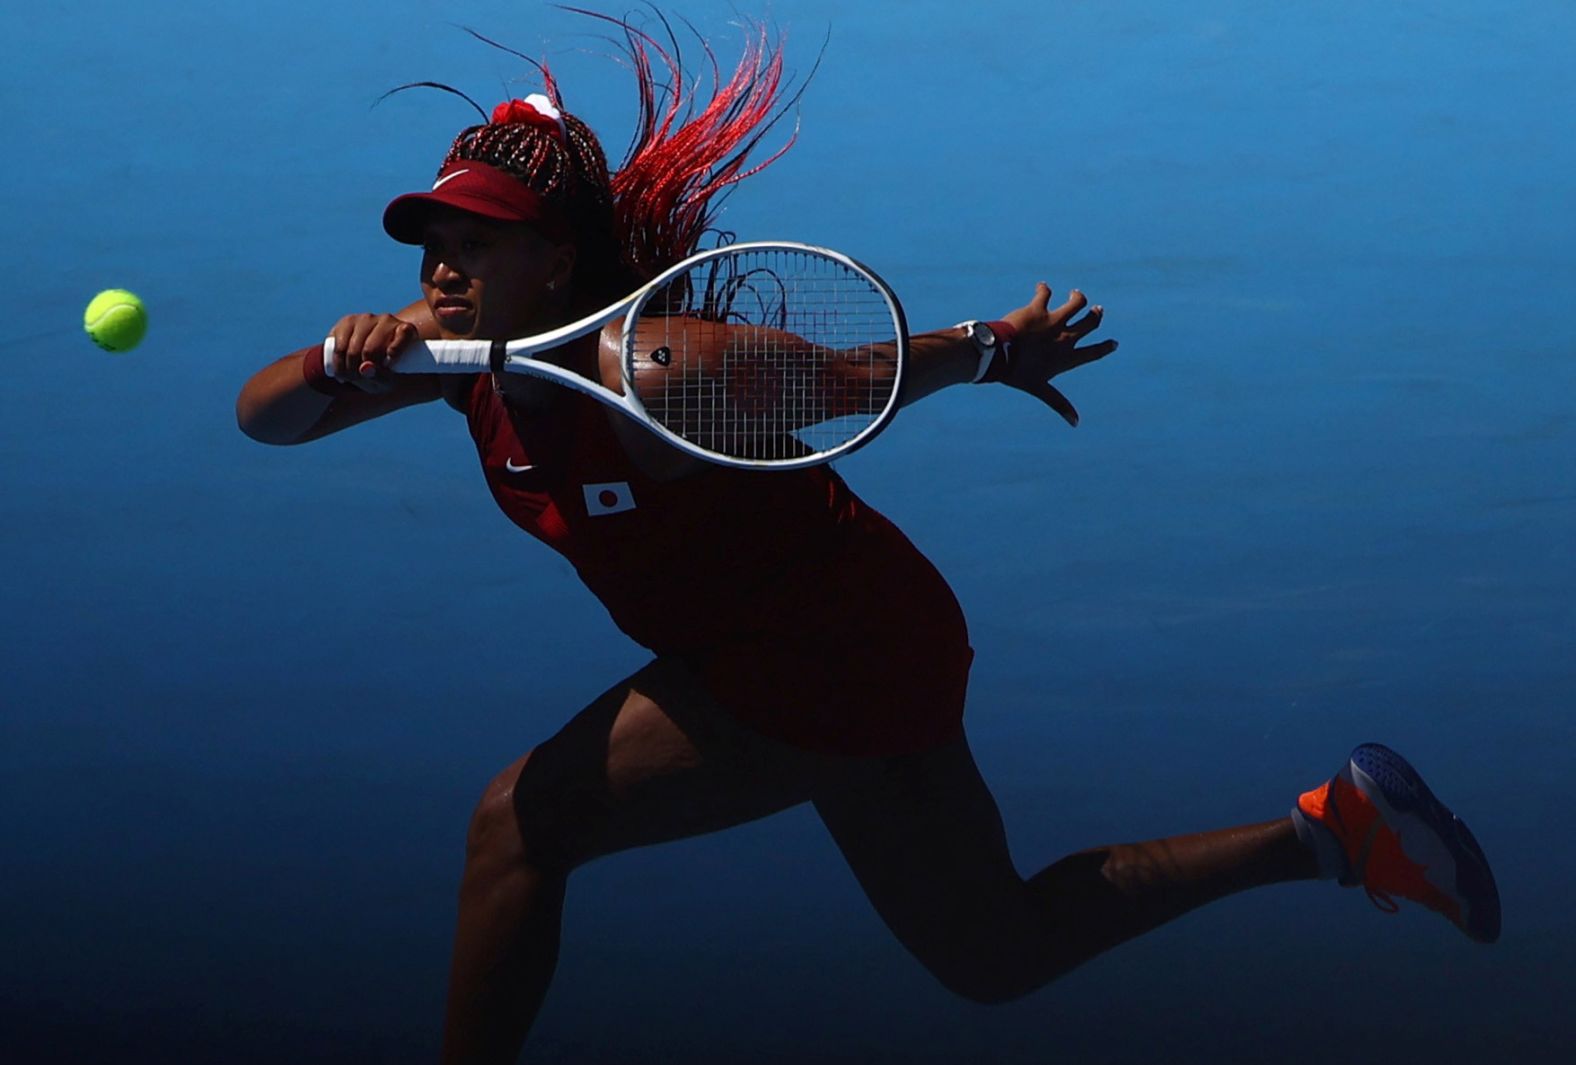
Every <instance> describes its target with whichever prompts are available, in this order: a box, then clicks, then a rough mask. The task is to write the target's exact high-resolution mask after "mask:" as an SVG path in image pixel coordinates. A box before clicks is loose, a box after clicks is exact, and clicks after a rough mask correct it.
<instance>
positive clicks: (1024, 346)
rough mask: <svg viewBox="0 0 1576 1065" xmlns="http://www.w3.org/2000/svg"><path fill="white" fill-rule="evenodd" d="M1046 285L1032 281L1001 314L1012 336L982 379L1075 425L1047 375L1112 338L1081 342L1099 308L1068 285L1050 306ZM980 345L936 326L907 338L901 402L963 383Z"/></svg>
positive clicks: (1111, 345)
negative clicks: (1029, 291)
mask: <svg viewBox="0 0 1576 1065" xmlns="http://www.w3.org/2000/svg"><path fill="white" fill-rule="evenodd" d="M1050 301H1051V289H1050V286H1048V285H1046V284H1045V282H1043V281H1042V282H1040V283H1039V284H1038V285H1037V286H1035V290H1034V298H1033V299H1031V300H1030V301H1029V302H1028V303H1027V304H1025V305H1024V306H1022V307H1019V308H1018V309H1017V310H1015V311H1011V312H1009V313H1008V314H1005V315H1003V316H1002V318H1001V320H1002V321H1005V322H1006V323H1007V324H1008V325H1009V326H1010V327H1011V332H1012V333H1013V336H1012V338H1011V340H1010V341H1008V342H1007V343H1006V344H1005V345H1004V346H1002V347H1001V348H1000V350H998V351H997V352H996V355H995V358H994V359H992V360H991V364H990V367H989V369H988V371H987V373H986V375H985V378H984V380H983V381H982V382H981V383H982V384H996V383H999V384H1004V385H1006V386H1008V387H1009V388H1016V389H1018V390H1019V391H1020V392H1027V393H1028V394H1029V395H1031V396H1034V397H1035V398H1036V399H1038V400H1040V401H1041V402H1043V403H1045V404H1046V405H1047V406H1049V407H1050V408H1051V409H1052V410H1054V411H1056V413H1057V414H1060V415H1061V416H1062V417H1063V418H1065V419H1066V420H1067V423H1068V424H1069V425H1077V424H1078V411H1077V410H1076V409H1074V407H1073V405H1072V403H1070V402H1069V401H1068V399H1067V397H1066V396H1064V395H1062V393H1061V391H1060V390H1059V389H1057V388H1056V387H1055V386H1054V385H1052V384H1051V379H1052V378H1054V377H1057V376H1059V375H1061V374H1064V373H1067V372H1068V371H1069V370H1076V369H1077V368H1078V367H1080V366H1085V365H1087V364H1089V363H1091V362H1094V361H1096V360H1097V359H1103V358H1105V357H1106V356H1107V355H1109V354H1111V352H1113V351H1115V350H1116V341H1114V340H1103V341H1099V342H1097V343H1092V344H1086V343H1083V341H1084V340H1085V339H1086V338H1087V337H1088V336H1089V334H1091V333H1093V332H1094V331H1095V330H1096V329H1098V328H1099V327H1100V324H1101V322H1102V321H1103V320H1104V317H1105V311H1104V308H1102V307H1099V306H1090V305H1089V301H1088V299H1087V298H1086V297H1085V296H1084V294H1083V293H1082V292H1079V291H1078V290H1077V289H1073V290H1072V292H1070V293H1069V294H1068V296H1067V299H1066V300H1065V301H1064V302H1063V303H1061V304H1060V305H1059V306H1056V307H1052V306H1051V305H1050ZM980 361H981V356H980V350H979V348H978V347H977V346H975V344H974V342H973V341H972V340H970V339H969V337H968V335H967V334H966V333H965V331H964V330H963V329H962V328H959V327H953V328H951V329H941V330H937V331H936V332H933V333H921V334H919V335H917V336H913V337H910V338H909V362H908V369H907V372H906V373H905V375H904V381H903V399H902V401H903V405H904V406H908V405H909V404H911V403H914V402H917V401H918V400H921V399H923V398H925V397H926V396H928V395H931V394H932V393H935V392H939V391H941V389H943V388H946V387H948V386H949V385H959V384H967V383H969V382H971V381H973V380H974V379H975V377H976V376H977V375H978V373H979V371H980Z"/></svg>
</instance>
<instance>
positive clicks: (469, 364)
mask: <svg viewBox="0 0 1576 1065" xmlns="http://www.w3.org/2000/svg"><path fill="white" fill-rule="evenodd" d="M491 366H492V341H490V340H435V341H433V342H432V343H430V344H429V343H427V342H426V341H425V340H418V341H415V342H414V343H411V344H406V345H405V346H404V347H403V348H401V349H400V352H399V354H398V355H395V356H394V358H393V359H392V360H391V361H390V362H389V364H388V369H390V370H391V371H393V372H394V373H479V372H480V371H482V370H487V369H490V368H491ZM323 372H324V373H326V374H328V376H330V377H332V378H334V379H335V380H336V381H348V380H350V379H351V378H350V377H349V376H346V377H341V376H340V375H339V374H336V373H335V372H334V338H333V337H329V338H328V339H327V340H324V341H323Z"/></svg>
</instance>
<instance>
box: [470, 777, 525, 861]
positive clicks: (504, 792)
mask: <svg viewBox="0 0 1576 1065" xmlns="http://www.w3.org/2000/svg"><path fill="white" fill-rule="evenodd" d="M529 757H530V756H529V755H527V756H526V758H524V759H521V760H520V761H519V762H516V763H515V764H514V765H511V766H510V767H509V768H508V769H505V770H504V771H503V772H502V773H499V774H498V775H497V776H496V777H494V778H493V779H492V781H491V782H489V783H488V785H487V788H486V790H484V791H483V792H482V796H481V798H480V799H479V800H477V803H476V808H475V809H474V810H472V811H471V820H470V824H469V825H468V826H467V828H466V833H465V864H466V865H467V866H473V867H474V866H478V865H508V864H511V863H514V862H521V861H524V860H525V840H524V838H523V836H522V835H521V833H520V828H519V823H518V820H517V818H516V817H515V811H514V788H515V782H516V781H517V780H518V779H519V775H520V767H521V766H522V765H523V764H524V762H525V761H526V759H528V758H529Z"/></svg>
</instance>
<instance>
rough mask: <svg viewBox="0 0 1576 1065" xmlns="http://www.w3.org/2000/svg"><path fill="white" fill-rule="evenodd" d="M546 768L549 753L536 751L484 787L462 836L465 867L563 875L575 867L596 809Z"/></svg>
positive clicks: (584, 793) (584, 794)
mask: <svg viewBox="0 0 1576 1065" xmlns="http://www.w3.org/2000/svg"><path fill="white" fill-rule="evenodd" d="M551 762H553V755H552V752H550V751H545V750H542V749H540V748H538V749H537V750H535V751H532V752H530V753H529V754H527V755H526V756H525V757H523V758H521V759H519V760H518V761H516V762H515V763H514V764H512V765H510V766H509V767H508V768H507V769H505V770H504V771H503V772H502V773H499V774H498V775H497V776H496V777H494V778H493V780H492V782H491V783H489V784H488V785H487V788H486V790H485V791H483V792H482V797H481V799H480V800H479V801H478V802H477V804H476V808H475V810H473V811H472V813H471V821H470V826H469V830H468V831H467V833H466V862H467V864H468V865H470V866H491V867H505V866H510V865H515V864H519V863H524V864H527V865H532V866H535V867H537V868H538V869H542V870H544V871H546V870H551V871H561V872H567V871H569V870H570V869H572V868H574V866H575V865H577V864H579V862H580V861H581V860H582V855H584V854H585V853H587V849H588V846H589V844H588V839H589V837H590V835H591V833H592V831H593V830H594V828H595V825H596V824H597V823H598V812H599V811H600V810H601V804H600V803H598V802H596V801H595V800H594V798H593V797H592V796H591V795H590V793H589V792H588V790H587V789H586V788H583V787H576V786H575V785H574V783H573V781H572V779H571V778H570V776H569V775H566V774H565V773H562V772H554V771H552V766H551V765H550V763H551Z"/></svg>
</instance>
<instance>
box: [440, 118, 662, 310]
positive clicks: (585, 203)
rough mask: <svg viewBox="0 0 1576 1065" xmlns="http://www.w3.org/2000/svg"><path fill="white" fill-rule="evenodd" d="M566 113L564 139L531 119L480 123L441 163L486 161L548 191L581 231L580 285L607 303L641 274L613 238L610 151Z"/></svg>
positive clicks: (576, 231)
mask: <svg viewBox="0 0 1576 1065" xmlns="http://www.w3.org/2000/svg"><path fill="white" fill-rule="evenodd" d="M563 120H564V134H565V135H564V137H563V139H559V137H558V136H557V135H556V134H555V133H554V132H553V131H551V130H548V129H545V128H544V127H542V126H537V125H530V124H527V123H523V122H511V123H505V124H494V123H487V124H485V125H479V126H472V127H470V128H469V129H466V130H464V131H462V132H461V133H460V135H459V136H458V137H456V138H455V139H454V143H453V145H451V146H450V148H449V152H448V155H446V156H445V157H444V159H443V164H442V165H441V166H440V167H439V168H438V169H439V171H440V172H441V171H442V169H443V167H445V166H448V165H449V164H450V163H452V162H455V161H459V160H464V161H467V162H475V163H486V164H487V165H488V166H493V167H497V168H498V169H499V170H502V171H504V172H505V173H507V174H509V175H511V176H512V177H514V178H516V179H518V180H519V181H521V182H522V183H524V184H525V185H526V186H527V187H528V188H531V189H533V190H535V191H536V192H537V193H538V194H540V195H541V197H542V198H543V199H544V200H545V201H547V202H548V203H549V204H550V205H551V206H552V207H553V209H554V210H555V211H557V212H559V213H560V214H561V215H562V216H563V217H564V218H565V220H567V221H568V223H569V225H570V228H571V230H572V231H573V232H574V234H575V244H576V247H577V249H578V251H579V256H578V259H577V265H576V269H575V272H576V275H577V278H578V282H579V284H578V285H577V290H579V291H580V292H582V294H583V296H584V298H585V299H587V300H588V301H589V302H592V303H595V304H598V305H600V304H602V303H605V302H607V301H608V300H611V299H614V298H616V297H618V296H621V295H623V294H624V293H625V292H627V291H628V290H629V289H630V288H633V287H634V285H635V283H636V281H635V278H634V276H633V275H632V274H631V273H630V271H629V270H628V269H627V268H626V267H625V266H624V263H623V260H622V257H621V256H620V254H619V250H618V242H617V241H616V240H614V238H613V191H612V187H611V180H610V177H609V175H608V170H607V156H606V154H605V153H604V152H603V151H602V145H601V143H600V142H599V141H598V140H597V138H596V134H594V133H592V132H591V128H590V127H589V126H587V125H586V124H585V123H584V122H582V121H581V120H580V119H578V118H576V117H575V116H574V115H571V114H568V113H567V112H566V113H564V115H563Z"/></svg>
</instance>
